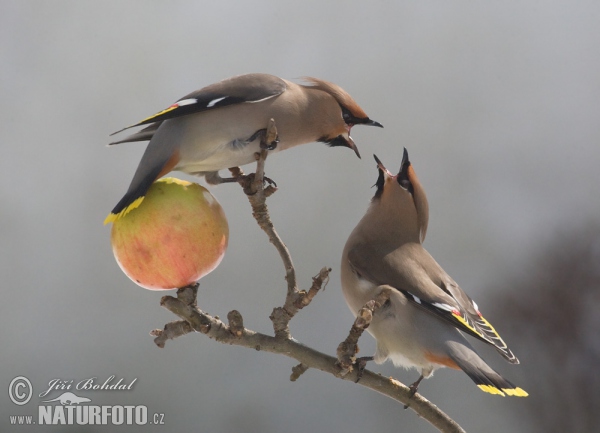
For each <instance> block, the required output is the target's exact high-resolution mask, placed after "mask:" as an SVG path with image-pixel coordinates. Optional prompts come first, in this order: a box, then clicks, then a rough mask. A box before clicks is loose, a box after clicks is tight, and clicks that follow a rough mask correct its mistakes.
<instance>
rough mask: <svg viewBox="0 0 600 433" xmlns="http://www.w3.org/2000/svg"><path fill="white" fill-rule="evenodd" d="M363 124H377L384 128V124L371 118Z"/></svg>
mask: <svg viewBox="0 0 600 433" xmlns="http://www.w3.org/2000/svg"><path fill="white" fill-rule="evenodd" d="M363 125H367V126H377V127H379V128H383V125H382V124H381V123H379V122H377V121H375V120H371V119H367V121H366V122H364V123H363Z"/></svg>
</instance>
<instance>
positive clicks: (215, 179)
mask: <svg viewBox="0 0 600 433" xmlns="http://www.w3.org/2000/svg"><path fill="white" fill-rule="evenodd" d="M229 171H230V172H231V177H221V175H220V174H219V172H218V171H209V172H203V173H199V174H204V179H205V180H206V183H208V184H209V185H220V184H222V183H235V182H237V183H239V182H240V181H244V179H248V180H249V181H250V182H251V181H252V180H254V173H250V174H248V175H245V174H244V172H243V171H242V169H241V168H239V167H231V168H230V169H229ZM263 180H264V182H265V183H268V184H269V185H272V186H274V187H275V188H277V184H276V183H275V181H274V180H273V179H271V178H269V177H267V176H263Z"/></svg>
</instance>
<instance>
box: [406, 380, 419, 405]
mask: <svg viewBox="0 0 600 433" xmlns="http://www.w3.org/2000/svg"><path fill="white" fill-rule="evenodd" d="M422 380H423V376H420V377H419V378H418V379H417V381H416V382H415V383H413V384H412V385H411V386H409V387H408V389H409V390H410V395H409V397H408V398H409V399H411V398H413V396H414V395H415V394H416V393H417V389H419V384H420V383H421V381H422ZM404 409H408V404H405V405H404Z"/></svg>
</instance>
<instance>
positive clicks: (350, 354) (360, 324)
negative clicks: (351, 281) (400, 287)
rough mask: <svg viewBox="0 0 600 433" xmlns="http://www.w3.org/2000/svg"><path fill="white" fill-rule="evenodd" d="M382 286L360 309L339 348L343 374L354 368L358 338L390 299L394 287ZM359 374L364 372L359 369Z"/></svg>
mask: <svg viewBox="0 0 600 433" xmlns="http://www.w3.org/2000/svg"><path fill="white" fill-rule="evenodd" d="M382 287H383V289H382V290H381V291H380V292H379V294H378V295H377V296H376V297H375V299H372V300H370V301H369V302H367V303H366V304H365V306H364V307H362V308H361V309H360V310H359V312H358V315H357V316H356V320H355V321H354V324H353V325H352V328H351V329H350V333H349V334H348V337H347V338H346V339H345V340H344V341H342V342H341V343H340V345H339V346H338V348H337V357H338V365H339V367H340V368H341V374H342V375H343V376H344V375H346V374H348V373H350V372H351V371H352V370H353V369H354V364H355V362H356V354H357V353H358V339H359V338H360V337H361V335H362V334H363V332H364V331H365V329H367V328H368V327H369V325H370V324H371V320H372V319H373V315H374V314H375V312H376V311H377V310H378V309H379V308H380V307H381V306H382V305H383V304H385V303H386V302H387V300H388V299H390V293H391V290H392V288H391V287H390V286H382ZM362 368H364V366H363V367H362ZM358 374H359V377H360V374H362V372H360V371H359V373H358Z"/></svg>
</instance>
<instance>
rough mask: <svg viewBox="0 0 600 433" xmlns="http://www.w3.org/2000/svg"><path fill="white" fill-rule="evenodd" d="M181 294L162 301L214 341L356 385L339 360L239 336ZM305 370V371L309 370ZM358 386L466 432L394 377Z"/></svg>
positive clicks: (261, 337)
mask: <svg viewBox="0 0 600 433" xmlns="http://www.w3.org/2000/svg"><path fill="white" fill-rule="evenodd" d="M184 290H191V288H185V289H184ZM180 295H184V296H186V298H187V294H186V293H181V289H180V291H178V297H177V298H174V297H172V296H165V297H163V298H162V300H161V305H162V306H163V307H165V308H167V309H168V310H169V311H171V312H172V313H174V314H176V315H177V316H179V317H180V318H182V319H184V320H185V321H187V322H189V324H190V325H191V327H192V328H193V329H194V330H196V331H198V332H201V333H203V334H206V335H207V336H208V337H209V338H211V339H213V340H216V341H218V342H221V343H225V344H229V345H235V346H242V347H248V348H251V349H255V350H261V351H265V352H271V353H278V354H281V355H285V356H287V357H289V358H292V359H295V360H297V361H298V362H300V363H301V364H303V365H304V366H305V367H306V368H309V367H310V368H313V369H317V370H321V371H324V372H326V373H330V374H332V375H334V376H335V377H338V378H340V379H343V380H349V381H353V382H356V379H357V372H356V371H353V372H350V373H348V374H345V375H342V369H341V368H340V367H339V366H338V365H337V359H336V358H334V357H332V356H329V355H326V354H324V353H321V352H319V351H316V350H314V349H312V348H310V347H307V346H305V345H303V344H302V343H299V342H298V341H296V340H293V339H282V338H279V337H272V336H270V335H265V334H261V333H259V332H254V331H251V330H249V329H244V330H243V333H242V335H241V336H239V337H238V336H236V335H234V334H233V333H232V332H231V330H230V328H229V326H227V325H226V324H225V323H223V322H221V321H220V320H219V319H217V318H215V317H212V316H210V315H209V314H206V313H205V312H203V311H201V310H200V309H198V307H196V306H194V305H190V304H188V303H187V302H182V301H181V300H180V299H179V296H180ZM305 367H301V369H302V370H306V368H305ZM296 369H298V367H296ZM298 372H299V371H298V370H296V371H295V372H294V373H293V374H292V378H294V377H295V378H297V377H298V376H299V375H300V374H298ZM358 384H359V385H361V386H364V387H366V388H370V389H372V390H374V391H377V392H379V393H380V394H383V395H385V396H388V397H390V398H392V399H394V400H396V401H399V402H401V403H404V404H409V403H410V408H411V409H412V410H414V411H415V412H417V413H418V414H419V415H420V416H421V417H423V418H425V419H426V420H427V421H429V422H430V423H431V424H432V425H433V426H435V427H436V428H437V429H438V430H440V431H441V432H448V433H464V430H463V429H462V428H461V427H460V426H459V425H458V424H457V423H456V422H455V421H453V420H452V419H451V418H450V417H448V415H446V414H445V413H444V412H442V411H441V410H440V409H438V407H437V406H435V405H434V404H432V403H430V402H429V401H428V400H427V399H425V398H424V397H423V396H421V395H420V394H415V395H414V396H412V398H411V391H410V389H409V388H408V387H406V386H405V385H403V384H402V383H400V382H398V381H397V380H395V379H393V378H386V377H383V376H381V375H379V374H375V373H373V372H371V371H369V370H365V371H364V372H363V375H362V377H361V379H360V382H358Z"/></svg>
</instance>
